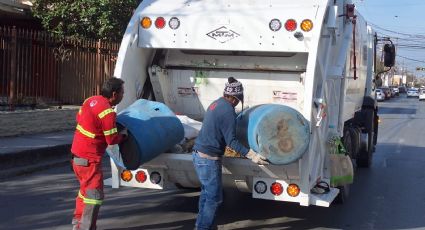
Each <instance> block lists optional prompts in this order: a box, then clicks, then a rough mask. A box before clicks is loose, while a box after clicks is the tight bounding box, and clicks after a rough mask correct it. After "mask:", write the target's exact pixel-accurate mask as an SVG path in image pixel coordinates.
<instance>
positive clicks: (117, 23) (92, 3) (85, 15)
mask: <svg viewBox="0 0 425 230" xmlns="http://www.w3.org/2000/svg"><path fill="white" fill-rule="evenodd" d="M138 3H139V1H138V0H35V2H34V7H33V14H34V16H35V17H37V18H39V19H41V22H42V25H43V27H44V28H45V29H46V30H48V31H49V32H51V33H53V34H56V35H59V36H70V37H77V38H81V37H85V38H93V39H101V40H109V41H119V40H121V38H122V35H123V34H124V31H125V28H126V27H127V23H128V22H129V20H130V18H131V15H132V14H133V11H134V9H136V7H137V5H138Z"/></svg>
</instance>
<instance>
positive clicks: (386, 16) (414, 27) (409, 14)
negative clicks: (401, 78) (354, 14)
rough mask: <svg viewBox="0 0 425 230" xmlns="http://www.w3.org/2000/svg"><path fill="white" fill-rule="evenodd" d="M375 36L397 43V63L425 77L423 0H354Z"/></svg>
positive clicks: (424, 14)
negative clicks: (375, 33) (419, 69)
mask: <svg viewBox="0 0 425 230" xmlns="http://www.w3.org/2000/svg"><path fill="white" fill-rule="evenodd" d="M353 2H354V4H355V5H356V8H357V10H358V11H359V12H360V14H361V15H362V16H363V17H364V18H365V19H366V21H367V22H368V23H369V24H370V25H372V27H373V29H374V30H375V31H376V32H377V33H378V37H391V40H392V41H393V42H394V44H396V49H397V57H396V65H397V66H399V67H400V66H402V67H404V68H405V69H407V71H410V72H412V73H414V74H415V75H417V76H418V77H425V71H416V67H425V0H353Z"/></svg>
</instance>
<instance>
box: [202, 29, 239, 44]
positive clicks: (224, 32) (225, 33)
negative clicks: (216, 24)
mask: <svg viewBox="0 0 425 230" xmlns="http://www.w3.org/2000/svg"><path fill="white" fill-rule="evenodd" d="M207 35H208V37H210V38H212V39H215V40H217V41H219V42H220V43H225V42H228V41H230V40H232V39H233V38H237V37H239V36H240V34H238V33H236V32H235V31H233V30H231V29H228V28H227V27H225V26H222V27H220V28H218V29H215V30H213V31H211V32H209V33H207Z"/></svg>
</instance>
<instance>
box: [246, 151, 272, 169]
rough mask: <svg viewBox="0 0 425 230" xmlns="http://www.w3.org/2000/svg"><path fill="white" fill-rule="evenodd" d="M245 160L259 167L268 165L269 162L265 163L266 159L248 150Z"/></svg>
mask: <svg viewBox="0 0 425 230" xmlns="http://www.w3.org/2000/svg"><path fill="white" fill-rule="evenodd" d="M246 158H248V159H251V161H252V162H254V163H256V164H259V165H268V164H269V162H267V161H266V158H265V157H263V156H261V155H260V154H258V153H256V152H254V150H252V149H250V150H249V152H248V153H247V154H246Z"/></svg>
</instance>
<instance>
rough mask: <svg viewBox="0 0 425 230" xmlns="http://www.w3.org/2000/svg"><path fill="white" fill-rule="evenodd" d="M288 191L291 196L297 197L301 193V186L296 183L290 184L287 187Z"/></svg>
mask: <svg viewBox="0 0 425 230" xmlns="http://www.w3.org/2000/svg"><path fill="white" fill-rule="evenodd" d="M286 193H288V195H289V196H292V197H296V196H298V195H299V194H300V187H298V185H296V184H290V185H289V186H288V187H287V188H286Z"/></svg>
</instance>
